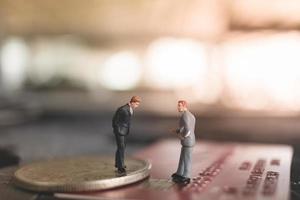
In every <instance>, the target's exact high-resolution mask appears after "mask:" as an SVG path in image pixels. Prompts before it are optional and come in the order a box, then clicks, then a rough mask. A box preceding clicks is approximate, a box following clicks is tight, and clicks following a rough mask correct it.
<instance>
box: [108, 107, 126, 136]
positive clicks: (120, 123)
mask: <svg viewBox="0 0 300 200" xmlns="http://www.w3.org/2000/svg"><path fill="white" fill-rule="evenodd" d="M130 119H131V113H130V106H129V105H128V104H126V105H124V106H121V107H120V108H118V109H117V111H116V112H115V115H114V117H113V119H112V127H113V129H114V133H115V134H118V135H128V134H129V128H130Z"/></svg>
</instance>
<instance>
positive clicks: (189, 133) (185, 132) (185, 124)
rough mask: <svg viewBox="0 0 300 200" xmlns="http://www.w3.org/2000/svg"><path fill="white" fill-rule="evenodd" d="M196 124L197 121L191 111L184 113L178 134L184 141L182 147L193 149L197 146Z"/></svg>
mask: <svg viewBox="0 0 300 200" xmlns="http://www.w3.org/2000/svg"><path fill="white" fill-rule="evenodd" d="M195 124H196V119H195V117H194V115H193V114H192V113H191V112H190V111H188V110H187V111H184V112H183V113H182V115H181V117H180V120H179V128H178V129H177V133H178V134H180V135H181V136H182V137H183V138H184V139H182V140H181V145H182V146H185V147H193V146H194V145H195Z"/></svg>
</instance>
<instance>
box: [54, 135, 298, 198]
mask: <svg viewBox="0 0 300 200" xmlns="http://www.w3.org/2000/svg"><path fill="white" fill-rule="evenodd" d="M180 148H181V145H180V142H179V141H177V140H166V141H162V142H159V143H156V144H154V145H152V146H150V147H149V148H146V149H144V150H143V151H141V152H138V153H137V154H136V157H138V158H141V159H145V160H149V161H150V162H151V163H152V169H151V176H150V178H149V179H146V180H144V181H141V182H139V183H135V184H132V185H128V186H125V187H121V188H116V189H112V190H106V191H99V192H89V193H56V194H55V196H56V197H58V198H64V199H83V200H84V199H86V200H117V199H118V200H140V199H141V200H150V199H151V200H160V199H164V200H177V199H178V200H179V199H180V200H193V199H201V200H218V199H220V200H221V199H228V200H240V199H249V200H252V199H253V200H254V199H259V200H264V199H272V200H288V199H289V179H290V165H291V159H292V153H293V150H292V148H291V147H290V146H286V145H262V144H238V143H212V142H197V143H196V145H195V147H194V149H193V165H192V181H191V183H189V184H186V185H179V184H175V183H173V182H172V180H171V177H170V176H171V174H173V173H174V172H176V170H177V165H178V161H179V156H180ZM279 189H280V190H279Z"/></svg>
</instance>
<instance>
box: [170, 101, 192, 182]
mask: <svg viewBox="0 0 300 200" xmlns="http://www.w3.org/2000/svg"><path fill="white" fill-rule="evenodd" d="M177 109H178V112H180V113H181V117H180V120H179V128H178V129H176V131H174V132H176V134H177V135H178V137H179V138H180V140H181V153H180V159H179V163H178V169H177V172H176V173H174V174H172V179H173V181H174V182H176V183H189V182H190V177H191V168H192V150H193V146H194V145H195V133H194V131H195V124H196V119H195V117H194V115H193V114H192V113H191V112H190V111H189V110H188V108H187V102H186V101H184V100H180V101H178V105H177Z"/></svg>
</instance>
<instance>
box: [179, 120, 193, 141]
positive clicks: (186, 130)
mask: <svg viewBox="0 0 300 200" xmlns="http://www.w3.org/2000/svg"><path fill="white" fill-rule="evenodd" d="M188 122H189V119H188V117H187V116H186V115H184V116H183V126H182V127H180V128H179V129H178V134H180V136H181V137H182V139H184V138H186V137H188V136H189V135H190V134H191V131H190V129H189V126H188V124H189V123H188Z"/></svg>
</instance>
